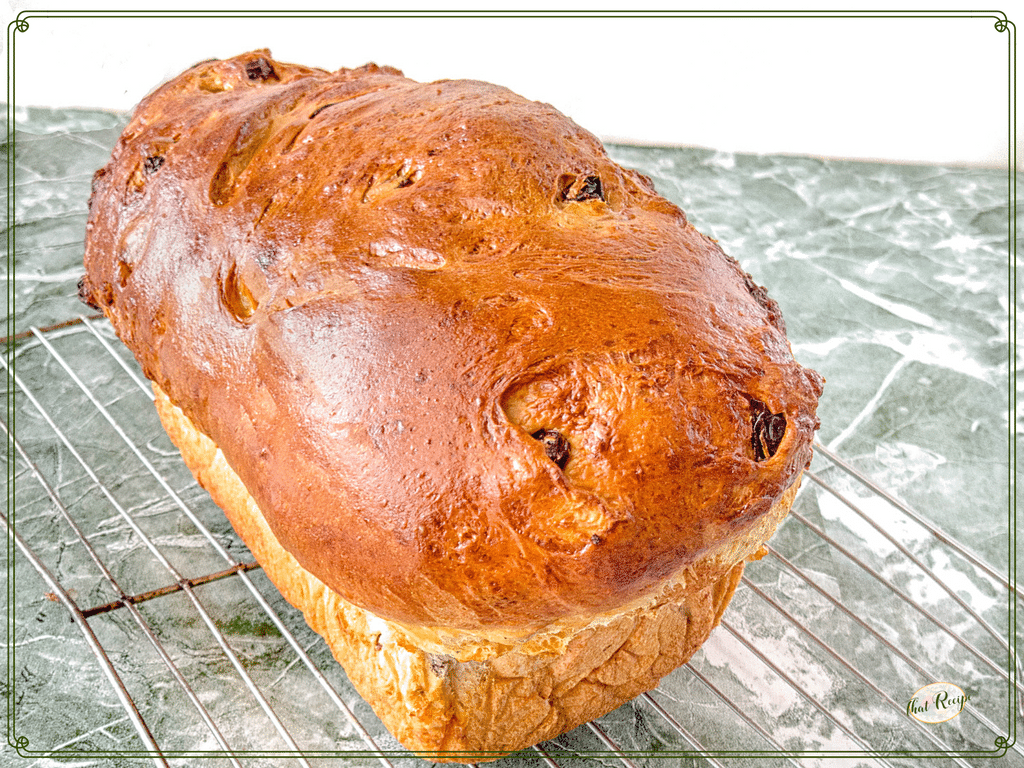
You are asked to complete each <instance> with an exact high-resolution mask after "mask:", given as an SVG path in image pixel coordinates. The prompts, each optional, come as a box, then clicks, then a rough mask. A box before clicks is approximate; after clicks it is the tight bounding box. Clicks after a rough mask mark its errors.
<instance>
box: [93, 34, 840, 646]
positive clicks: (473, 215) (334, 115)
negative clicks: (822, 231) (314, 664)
mask: <svg viewBox="0 0 1024 768" xmlns="http://www.w3.org/2000/svg"><path fill="white" fill-rule="evenodd" d="M87 226H88V233H87V242H86V251H85V263H86V272H87V274H86V277H85V278H84V280H83V284H82V291H81V292H82V296H83V298H84V299H85V300H87V301H89V302H90V303H93V304H95V305H96V306H99V307H101V308H102V309H103V311H104V313H105V314H106V315H107V316H108V317H109V318H110V320H111V321H112V323H113V325H114V327H115V329H116V330H117V333H118V334H119V335H120V337H121V338H122V339H123V340H124V342H125V343H126V344H127V346H128V347H129V348H130V349H131V350H132V351H133V352H134V354H135V355H136V357H137V358H138V360H139V362H140V364H141V365H142V367H143V369H144V371H145V373H146V375H147V376H148V377H150V378H151V379H152V380H153V381H155V382H157V383H158V384H159V385H160V387H161V388H162V389H163V390H164V391H165V392H166V393H167V394H168V395H169V397H170V399H171V400H172V401H173V402H174V403H175V404H177V405H178V406H179V407H181V408H182V410H183V411H184V412H185V413H186V414H187V415H188V417H189V418H190V419H191V420H192V421H193V422H194V423H195V424H196V425H197V426H198V427H199V428H200V429H201V430H202V431H203V432H205V433H206V434H207V435H209V436H210V437H211V438H212V439H213V440H214V441H215V442H216V443H217V444H218V446H219V447H220V449H221V450H222V451H223V453H224V455H225V457H226V459H227V460H228V462H229V463H230V465H231V466H232V467H233V468H234V470H235V471H236V472H237V474H238V475H239V476H240V477H241V478H242V480H243V481H244V483H245V484H246V486H247V488H248V490H249V492H250V494H251V495H252V496H253V497H254V498H255V499H256V501H257V503H258V504H259V506H260V508H261V510H262V511H263V514H264V515H265V517H266V519H267V521H268V523H269V525H270V527H271V529H272V530H273V531H274V533H275V535H276V536H277V538H278V539H279V540H280V541H281V543H282V544H283V545H284V546H285V548H286V549H288V550H289V551H290V552H291V553H292V554H293V555H294V556H295V557H296V559H297V560H298V561H299V563H300V564H301V565H302V566H303V567H304V568H305V569H306V570H308V571H310V572H312V573H313V574H314V575H316V576H317V577H318V578H320V579H321V580H322V581H323V582H325V583H326V584H327V585H328V586H330V587H331V588H332V589H334V590H335V591H337V592H338V593H339V594H340V595H341V596H342V597H344V598H345V599H347V600H349V601H351V602H353V603H355V604H357V605H359V606H361V607H363V608H366V609H367V610H370V611H371V612H373V613H375V614H377V615H378V616H381V617H383V618H387V619H391V620H394V621H398V622H403V623H406V624H409V625H416V626H428V627H429V626H442V627H453V628H458V629H464V630H467V631H476V630H482V631H486V630H489V629H498V630H501V631H504V632H508V633H511V634H515V635H525V634H528V633H529V632H532V631H534V630H536V629H538V628H541V627H543V626H545V625H547V624H549V623H550V622H557V621H562V620H572V619H573V618H574V617H586V616H592V615H594V614H595V613H601V612H603V611H608V610H613V609H615V608H616V607H617V606H620V605H623V604H625V603H628V602H630V601H632V600H636V599H637V598H640V597H642V596H643V595H644V594H647V593H649V592H650V591H652V590H654V589H656V588H657V587H658V585H659V584H662V583H663V582H664V580H665V579H666V578H668V577H670V576H672V575H673V574H676V573H677V572H679V571H680V570H681V569H683V568H686V567H687V566H694V565H695V564H697V563H699V561H700V559H701V557H702V556H703V555H704V554H705V553H707V552H709V551H710V550H711V549H713V548H714V547H716V546H718V545H720V544H721V543H722V542H723V541H727V540H728V539H730V538H735V537H740V536H742V535H743V534H744V532H745V531H746V530H748V529H749V528H750V527H751V526H752V525H753V524H754V523H755V522H756V521H757V519H758V518H759V516H761V515H763V514H765V513H766V512H767V510H768V509H769V508H770V507H771V506H772V504H773V503H774V502H775V501H776V500H777V499H778V498H779V496H780V495H781V494H782V493H783V491H785V489H786V488H787V487H788V486H789V485H790V484H792V483H793V482H794V480H795V479H796V477H797V476H798V474H799V473H800V472H801V470H802V469H803V468H804V467H805V466H806V465H807V464H808V463H809V461H810V457H811V440H812V436H813V433H814V430H815V429H816V428H817V419H816V416H815V408H816V404H817V399H818V396H819V395H820V393H821V386H822V380H821V378H820V377H819V376H818V375H817V374H816V373H814V372H813V371H810V370H808V369H805V368H803V367H801V366H800V365H799V364H797V363H796V362H795V361H794V359H793V357H792V354H791V351H790V347H789V343H788V341H787V339H786V335H785V327H784V324H783V321H782V317H781V314H780V312H779V309H778V306H777V305H776V304H775V302H774V301H772V300H771V299H770V298H769V297H768V296H767V295H766V293H765V291H764V290H763V289H762V288H760V287H758V286H757V285H755V284H754V283H753V281H752V280H751V278H750V277H749V276H748V275H747V274H745V273H744V271H743V270H742V269H741V268H740V267H739V266H738V264H737V263H736V262H735V261H734V260H732V259H731V258H729V257H728V256H726V255H725V254H724V253H723V252H722V250H721V249H720V248H719V246H718V245H717V243H716V242H715V241H714V240H712V239H710V238H708V237H705V236H704V235H702V234H700V233H699V232H697V231H696V230H695V229H694V228H693V227H692V226H690V224H689V223H688V222H687V220H686V217H685V215H684V214H683V212H682V211H681V210H680V209H679V208H677V207H676V206H675V205H673V204H672V203H670V202H668V201H667V200H665V199H664V198H662V197H660V196H658V195H657V193H656V192H655V191H654V188H653V186H652V184H651V182H650V180H649V179H647V178H646V177H644V176H642V175H641V174H639V173H636V172H634V171H631V170H627V169H624V168H621V167H619V166H618V165H616V164H615V163H614V162H612V161H611V160H610V159H609V158H608V156H607V155H606V154H605V152H604V150H603V148H602V146H601V144H600V142H599V141H598V140H597V139H596V138H595V137H594V136H593V135H591V134H590V133H588V132H586V131H584V130H582V129H581V128H580V127H579V126H577V125H576V124H575V123H573V122H572V121H571V120H569V119H568V118H566V117H565V116H564V115H562V114H560V113H559V112H557V111H556V110H555V109H554V108H552V107H551V106H549V105H546V104H540V103H536V102H532V101H529V100H527V99H524V98H522V97H520V96H517V95H516V94H514V93H512V92H510V91H508V90H506V89H504V88H500V87H497V86H494V85H490V84H486V83H481V82H475V81H440V82H436V83H426V84H421V83H417V82H414V81H412V80H409V79H406V78H404V77H403V76H402V75H401V73H400V72H398V71H397V70H394V69H391V68H387V67H378V66H375V65H367V66H364V67H361V68H358V69H351V70H349V69H342V70H339V71H338V72H334V73H329V72H326V71H322V70H318V69H311V68H307V67H301V66H296V65H292V64H285V63H281V62H278V61H274V60H272V59H271V58H270V54H269V52H267V51H253V52H250V53H247V54H244V55H241V56H238V57H235V58H232V59H227V60H224V61H209V62H203V63H200V64H198V65H196V66H195V67H193V68H191V69H189V70H188V71H186V72H185V73H183V74H182V75H180V76H179V77H177V78H175V79H174V80H172V81H170V82H169V83H167V84H165V85H164V86H162V87H160V88H158V89H157V90H156V91H154V92H153V93H152V94H151V95H149V96H148V97H147V98H146V99H145V100H144V101H142V102H141V103H140V105H139V106H138V107H137V108H136V110H135V113H134V115H133V117H132V120H131V122H130V124H129V125H128V127H127V128H126V129H125V131H124V134H123V136H122V137H121V139H120V141H119V142H118V144H117V146H116V147H115V149H114V151H113V154H112V157H111V161H110V163H109V164H108V165H107V166H106V167H105V168H103V169H101V170H100V171H99V172H97V174H96V177H95V179H94V183H93V195H92V198H91V200H90V215H89V222H88V225H87Z"/></svg>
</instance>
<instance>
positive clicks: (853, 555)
mask: <svg viewBox="0 0 1024 768" xmlns="http://www.w3.org/2000/svg"><path fill="white" fill-rule="evenodd" d="M9 342H10V343H12V344H13V345H14V347H13V354H12V355H10V357H9V360H8V359H5V360H4V361H3V363H2V364H3V366H4V368H5V371H6V374H7V376H6V377H5V381H6V386H7V387H8V388H9V390H10V394H11V397H10V398H9V400H8V402H9V403H11V406H10V407H9V409H8V412H7V417H6V419H5V420H4V422H3V424H2V426H3V430H4V432H5V434H6V438H7V445H8V451H9V456H8V458H9V462H10V463H11V465H12V469H11V472H10V473H9V477H8V479H9V483H8V495H9V499H10V498H11V496H12V495H13V504H9V506H8V509H9V510H11V512H9V514H8V516H6V517H5V518H4V525H5V527H6V530H7V532H8V548H7V560H8V574H9V579H8V585H7V588H8V592H7V596H8V605H9V613H10V616H9V622H8V649H9V653H8V669H7V673H8V675H7V680H8V683H7V685H8V693H13V696H9V701H12V702H13V704H12V705H11V707H10V710H9V712H8V725H9V727H8V734H9V737H10V736H11V734H12V733H13V734H15V735H16V743H15V745H14V746H15V747H17V751H18V752H19V753H20V754H21V755H22V756H23V757H26V758H29V759H30V760H31V761H34V762H30V764H39V765H44V764H50V762H49V761H51V760H53V759H69V758H78V759H79V760H84V761H85V762H84V763H83V764H108V763H106V762H103V760H112V761H121V762H122V763H123V764H136V762H137V763H138V764H146V763H152V764H155V765H159V766H165V765H189V764H192V762H193V761H194V759H195V758H198V757H204V758H208V759H210V760H212V762H210V763H207V762H205V761H204V763H203V764H204V765H207V764H210V765H232V766H255V765H318V764H326V763H327V762H328V761H330V763H331V764H332V765H335V764H338V763H339V761H340V763H341V764H348V765H355V766H369V765H384V766H417V765H423V764H424V763H423V762H422V761H421V760H420V759H419V758H417V757H415V756H413V755H410V754H409V753H407V752H404V751H403V750H402V749H401V747H400V745H398V744H397V742H395V741H394V740H393V739H392V737H391V736H390V735H389V734H388V733H387V731H386V730H385V729H384V728H383V726H382V725H381V723H380V722H379V721H378V720H377V718H376V717H375V715H374V714H373V712H372V711H371V710H370V709H369V708H368V707H367V706H366V705H365V703H363V702H362V700H361V699H360V698H359V697H358V696H357V695H356V694H355V693H354V691H353V689H352V688H351V686H350V685H349V683H348V681H347V679H346V678H345V676H344V674H343V672H342V671H341V670H340V668H339V667H338V666H337V665H336V664H335V663H334V662H333V660H332V659H331V658H330V656H329V652H328V651H327V650H326V648H325V646H324V644H323V643H322V642H321V641H320V639H319V638H318V637H317V636H316V635H315V634H314V633H312V632H311V631H310V630H309V629H308V628H307V627H306V626H305V624H304V623H303V621H302V619H301V616H300V615H299V614H298V613H297V612H296V611H294V610H293V609H292V608H291V607H290V606H288V605H287V604H286V603H284V602H283V601H282V599H281V598H280V596H279V595H278V594H277V592H276V590H275V589H274V588H273V587H272V586H271V585H270V583H269V581H268V580H267V579H266V578H265V577H264V575H263V574H262V572H261V571H260V569H259V568H258V566H257V565H256V564H255V563H254V562H252V559H251V556H250V555H249V554H248V552H247V550H246V549H245V547H244V545H242V544H241V543H240V541H239V540H238V539H237V537H235V535H234V533H233V532H232V531H231V529H230V527H229V526H228V524H227V523H226V521H225V520H224V518H223V515H222V514H221V513H220V512H219V510H217V509H216V507H215V506H214V505H213V503H212V502H211V501H210V500H209V498H208V497H207V496H206V495H205V493H204V492H203V491H202V490H201V489H199V488H198V486H197V485H196V483H195V482H194V481H193V479H192V477H191V475H190V474H189V473H188V471H187V469H186V468H185V467H184V465H183V463H182V462H181V460H180V458H179V457H178V456H177V454H176V451H175V450H174V449H173V447H172V446H171V444H170V442H169V441H168V439H167V438H166V436H165V435H164V434H163V431H162V429H161V428H160V425H159V421H158V420H157V418H156V415H155V412H154V409H153V408H152V405H151V402H150V401H151V399H152V394H151V390H150V388H149V385H148V384H147V382H146V381H145V380H144V378H143V377H142V375H141V372H140V370H139V369H138V367H137V365H136V363H135V361H134V359H132V358H131V357H130V355H128V354H127V353H126V351H125V350H124V349H123V348H122V347H120V346H119V342H117V341H116V338H115V337H114V335H113V332H112V330H111V328H110V326H109V325H108V324H107V323H106V321H105V320H101V319H97V318H93V317H86V316H80V317H77V318H75V319H74V320H72V321H71V322H69V323H65V324H61V325H60V326H54V327H48V328H45V329H41V328H32V329H31V330H30V331H28V332H26V333H24V334H22V335H21V337H20V338H16V339H12V340H9ZM9 361H10V362H9ZM1010 538H1011V541H1010V542H1009V547H1010V548H1011V552H1012V547H1013V542H1012V538H1013V536H1012V531H1011V537H1010ZM990 561H991V557H985V556H982V555H979V554H976V553H975V552H974V551H972V548H971V546H968V545H967V544H965V543H963V542H961V541H958V540H956V539H955V538H954V537H952V536H950V535H948V534H947V533H945V532H944V531H943V530H942V529H941V528H940V527H938V526H937V525H936V524H934V523H933V522H931V521H930V520H929V518H927V517H926V516H924V515H922V514H920V513H919V512H918V511H915V510H914V509H913V508H911V507H910V506H909V505H907V504H906V503H904V502H903V501H901V499H900V498H898V497H897V496H896V495H895V494H893V493H890V492H888V491H886V490H885V489H884V488H882V487H879V486H878V485H877V484H876V483H875V482H873V481H872V479H871V478H870V477H868V476H867V475H866V474H864V473H862V472H861V471H859V470H858V469H856V468H855V466H854V464H853V463H852V462H850V461H848V460H847V459H844V458H843V457H842V456H841V455H839V453H838V452H837V451H834V450H832V449H830V448H828V447H826V446H824V445H821V444H818V445H816V451H815V459H814V462H813V464H812V466H811V468H810V469H809V470H808V472H807V473H806V474H805V478H804V481H803V485H802V488H801V491H800V494H799V496H798V498H797V502H796V504H795V505H794V508H793V512H792V514H791V516H790V518H789V519H788V520H787V521H786V522H785V523H784V525H783V526H782V527H781V528H780V530H779V531H778V533H777V534H776V536H775V537H774V538H773V539H772V540H771V542H770V546H769V553H768V555H766V556H765V557H764V558H763V559H762V560H760V561H758V562H756V563H752V564H751V565H750V566H748V568H747V571H746V574H745V575H744V578H743V582H742V585H741V587H740V588H739V590H738V591H737V594H736V597H735V598H734V600H733V603H732V605H731V607H730V609H729V610H728V611H727V613H726V617H725V620H724V621H723V622H722V624H721V625H720V627H719V628H717V629H716V630H715V632H714V633H713V635H712V637H711V639H710V640H709V641H708V642H707V643H706V644H705V646H704V647H703V648H702V649H701V650H700V651H699V652H698V653H697V655H696V656H695V657H694V658H693V659H692V660H691V661H690V662H689V663H688V664H687V665H685V666H684V667H682V668H680V669H679V670H677V671H676V672H674V673H672V674H670V675H669V676H668V677H666V678H665V679H664V680H663V681H662V682H661V684H660V685H659V686H658V688H657V689H655V690H653V691H651V692H649V693H647V694H644V695H642V696H640V697H638V698H637V699H635V700H634V701H632V702H630V703H629V704H627V705H624V706H623V707H620V708H619V709H617V710H616V711H614V712H612V713H610V714H608V715H606V716H605V717H602V718H600V719H599V720H596V721H594V722H591V723H588V724H587V725H585V726H582V727H580V728H578V729H576V730H574V731H572V732H571V733H568V734H565V735H563V736H562V737H560V738H559V739H557V740H554V741H550V742H546V743H544V744H540V745H537V746H536V747H534V748H533V749H531V750H527V751H525V752H522V753H518V754H516V755H512V756H510V757H507V758H504V759H503V760H502V761H500V762H499V763H497V764H496V765H499V766H501V768H512V766H522V765H536V764H543V765H547V766H566V767H569V766H573V767H574V768H575V767H576V766H597V765H600V766H610V765H624V766H640V765H646V764H652V763H655V764H659V765H660V764H667V763H660V762H658V760H659V759H660V758H665V757H671V758H673V759H674V760H675V762H674V763H673V764H677V765H690V764H693V765H716V766H717V765H725V764H729V765H735V764H737V761H738V760H739V759H740V758H749V759H750V760H756V761H757V765H807V764H818V765H831V764H834V761H835V759H837V758H839V757H843V758H848V759H849V762H848V763H844V764H850V765H861V764H863V765H881V766H885V765H906V764H915V765H916V764H920V762H921V761H922V760H924V759H927V760H928V764H929V765H932V764H936V765H959V766H964V765H976V764H979V763H988V762H990V759H991V758H993V757H1002V758H1003V759H1004V760H1006V761H1008V762H1012V763H1019V764H1024V750H1022V749H1021V747H1020V746H1019V745H1017V744H1016V743H1015V741H1014V738H1013V734H1014V733H1015V724H1016V722H1017V721H1018V720H1019V718H1020V717H1021V711H1020V709H1019V707H1020V705H1019V701H1020V700H1021V699H1020V692H1021V681H1020V678H1019V674H1018V670H1017V664H1016V657H1015V655H1014V647H1013V640H1012V638H1013V631H1014V629H1013V615H1014V610H1015V607H1016V604H1017V594H1016V590H1015V586H1014V584H1013V583H1012V581H1011V576H1010V575H1009V574H1010V573H1012V566H1011V564H1010V562H1011V561H1008V562H1007V564H1004V565H1003V566H1002V567H1000V566H999V565H998V564H996V563H993V562H990ZM934 682H947V683H952V684H954V685H956V686H957V687H958V688H959V689H961V690H962V691H964V692H965V694H966V695H967V696H969V698H968V700H967V703H966V705H965V706H964V707H963V708H962V711H958V712H959V713H958V714H957V715H956V716H955V717H952V718H951V719H949V720H947V721H945V722H942V723H930V722H923V721H922V720H921V719H919V718H918V717H915V716H912V714H911V711H910V709H909V707H910V705H911V702H912V701H913V699H914V695H915V693H916V692H917V691H918V690H919V689H920V688H922V687H923V686H925V685H928V684H930V683H934ZM12 725H13V727H12ZM10 754H12V753H11V752H10V751H9V752H8V755H10ZM88 760H95V761H96V763H90V762H88Z"/></svg>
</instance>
